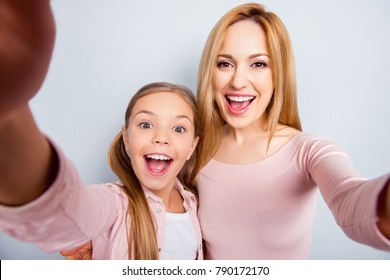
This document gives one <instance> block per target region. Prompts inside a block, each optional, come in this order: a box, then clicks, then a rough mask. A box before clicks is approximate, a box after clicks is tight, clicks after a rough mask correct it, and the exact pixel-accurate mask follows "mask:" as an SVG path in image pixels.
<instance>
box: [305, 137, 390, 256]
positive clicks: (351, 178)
mask: <svg viewBox="0 0 390 280" xmlns="http://www.w3.org/2000/svg"><path fill="white" fill-rule="evenodd" d="M306 144H308V145H307V147H306V148H307V150H306V153H304V154H305V155H306V157H307V158H306V159H305V163H306V170H308V176H309V177H310V179H311V180H313V181H314V182H315V183H316V184H317V185H318V187H319V189H320V192H321V194H322V196H323V198H324V200H325V202H326V203H327V205H328V207H329V208H330V210H331V211H332V213H333V215H334V217H335V219H336V221H337V224H338V225H339V226H340V227H341V228H342V229H343V231H344V232H345V234H346V235H347V236H349V237H350V238H351V239H353V240H355V241H357V242H360V243H363V244H366V245H369V246H372V247H375V248H377V249H382V250H390V240H388V239H387V238H386V237H385V236H384V235H383V234H382V233H381V232H380V231H379V228H378V225H377V223H378V214H377V203H378V198H379V194H380V192H381V191H382V190H383V188H384V187H385V185H386V184H387V182H388V180H389V179H390V174H386V175H383V176H381V177H379V178H375V179H371V180H368V179H366V178H363V177H362V176H360V175H359V174H358V172H357V171H356V170H355V168H354V167H353V165H352V162H351V160H350V159H349V157H348V156H347V155H346V154H345V153H344V152H343V151H341V149H340V148H339V147H337V146H336V145H335V144H333V143H331V142H329V141H326V140H323V139H318V138H313V139H311V140H310V141H309V143H306Z"/></svg>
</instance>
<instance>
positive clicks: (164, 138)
mask: <svg viewBox="0 0 390 280" xmlns="http://www.w3.org/2000/svg"><path fill="white" fill-rule="evenodd" d="M153 143H154V144H158V145H167V144H169V143H170V141H169V136H168V134H167V133H165V132H163V131H158V132H157V133H156V135H155V136H154V138H153Z"/></svg>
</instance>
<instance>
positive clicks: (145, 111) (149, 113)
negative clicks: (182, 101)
mask: <svg viewBox="0 0 390 280" xmlns="http://www.w3.org/2000/svg"><path fill="white" fill-rule="evenodd" d="M139 114H147V115H151V116H156V114H155V113H153V112H152V111H148V110H141V111H138V112H137V113H135V114H134V117H135V116H137V115H139ZM175 118H176V119H187V120H188V121H189V122H191V123H192V120H191V117H189V116H187V115H177V116H175Z"/></svg>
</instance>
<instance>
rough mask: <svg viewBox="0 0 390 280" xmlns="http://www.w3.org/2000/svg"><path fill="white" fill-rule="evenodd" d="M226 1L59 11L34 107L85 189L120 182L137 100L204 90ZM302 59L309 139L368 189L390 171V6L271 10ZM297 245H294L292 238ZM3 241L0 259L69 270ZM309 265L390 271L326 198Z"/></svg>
mask: <svg viewBox="0 0 390 280" xmlns="http://www.w3.org/2000/svg"><path fill="white" fill-rule="evenodd" d="M246 2H247V1H232V0H230V1H228V0H223V1H222V0H214V1H206V0H201V1H199V0H191V1H180V0H164V1H157V0H156V1H151V0H149V1H147V0H143V1H130V0H66V1H63V0H53V1H52V6H53V9H54V12H55V17H56V22H57V41H56V46H55V52H54V57H53V60H52V64H51V67H50V71H49V73H48V76H47V79H46V82H45V84H44V86H43V87H42V89H41V91H40V93H39V95H38V96H37V97H35V98H34V99H33V100H32V102H31V106H32V108H33V111H34V114H35V116H36V118H37V121H38V123H39V125H40V127H41V129H42V130H43V131H44V132H45V133H47V134H49V135H50V136H51V137H52V138H53V139H54V140H55V141H56V142H57V143H59V144H60V145H61V147H62V148H63V150H64V151H65V153H66V154H67V155H68V156H69V157H70V158H71V159H72V160H73V162H74V163H75V165H76V166H77V168H78V170H79V172H80V175H81V177H82V178H83V180H84V181H85V182H86V183H87V184H90V183H99V182H107V181H112V180H114V179H115V177H114V176H113V174H112V173H111V172H110V170H109V168H108V166H107V164H106V153H107V150H108V146H109V144H110V142H111V140H112V139H113V137H114V135H115V134H116V133H117V132H118V131H119V129H120V126H121V125H122V123H123V115H124V111H125V109H126V106H127V103H128V100H129V99H130V97H131V96H132V94H133V93H134V92H135V91H136V90H137V89H138V88H140V87H141V86H142V85H144V84H146V83H149V82H153V81H169V82H174V83H180V84H185V85H187V86H189V87H190V88H191V89H192V90H194V91H195V90H196V79H197V69H198V62H199V58H200V55H201V51H202V49H203V45H204V43H205V41H206V38H207V36H208V33H209V32H210V30H211V28H212V26H213V25H214V24H215V23H216V21H217V20H218V19H219V18H220V17H221V16H222V15H223V14H224V13H225V12H227V11H228V10H229V9H231V8H233V7H234V6H236V5H238V4H241V3H246ZM261 3H263V4H265V5H266V6H267V7H268V8H269V9H270V10H272V11H274V12H275V13H276V14H278V15H279V16H280V17H281V19H282V20H283V22H284V23H285V25H286V26H287V29H288V30H289V32H290V36H291V39H292V43H293V47H294V50H295V57H296V65H297V78H298V90H299V91H298V92H299V95H298V97H299V107H300V113H301V118H302V123H303V128H304V131H306V132H310V133H314V134H318V135H320V136H323V137H325V138H328V139H331V140H332V141H334V142H336V143H337V144H339V145H340V146H341V147H342V148H343V149H344V150H345V151H346V152H347V153H348V154H349V155H350V157H351V158H352V160H353V162H354V164H355V166H356V168H357V170H358V171H359V172H361V174H362V175H364V176H366V177H368V178H374V177H377V176H379V175H382V174H384V173H386V172H389V171H390V168H389V167H390V148H389V143H390V132H389V128H390V113H389V105H390V36H389V30H390V17H389V16H388V15H389V12H390V2H389V1H386V0H382V1H380V0H366V1H355V0H346V1H339V0H337V1H336V0H328V1H309V0H307V1H305V0H302V1H287V0H286V1H283V0H279V1H262V2H261ZM286 234H288V233H286ZM61 258H62V257H61V256H59V255H58V254H57V253H54V254H45V253H44V252H42V251H41V250H40V249H38V248H37V247H36V246H35V245H31V244H26V243H23V242H19V241H17V240H15V239H12V238H10V237H7V236H5V235H4V234H2V233H0V259H61ZM311 258H312V259H390V253H388V252H382V251H378V250H375V249H372V248H369V247H367V246H364V245H360V244H358V243H356V242H354V241H351V240H349V239H348V238H347V237H346V236H345V235H344V234H343V232H342V231H341V230H340V229H339V228H338V226H337V225H336V223H335V221H334V219H333V217H332V214H331V213H330V211H329V210H328V208H327V207H326V205H325V204H324V202H323V200H322V198H321V196H320V195H318V210H317V213H316V222H315V226H314V235H313V247H312V254H311Z"/></svg>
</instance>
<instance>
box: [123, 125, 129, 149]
mask: <svg viewBox="0 0 390 280" xmlns="http://www.w3.org/2000/svg"><path fill="white" fill-rule="evenodd" d="M122 139H123V144H124V145H125V149H126V152H127V154H129V152H128V151H129V148H128V147H129V137H128V135H127V129H126V127H125V126H124V125H123V126H122Z"/></svg>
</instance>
